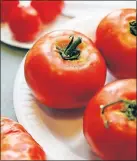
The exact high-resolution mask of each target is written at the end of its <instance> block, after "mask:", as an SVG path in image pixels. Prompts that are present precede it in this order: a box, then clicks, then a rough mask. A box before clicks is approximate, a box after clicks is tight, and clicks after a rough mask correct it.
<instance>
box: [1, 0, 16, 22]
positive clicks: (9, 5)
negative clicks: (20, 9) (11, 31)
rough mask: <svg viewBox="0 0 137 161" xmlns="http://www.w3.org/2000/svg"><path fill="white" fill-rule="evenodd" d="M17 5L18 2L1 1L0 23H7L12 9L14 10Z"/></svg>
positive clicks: (10, 0)
mask: <svg viewBox="0 0 137 161" xmlns="http://www.w3.org/2000/svg"><path fill="white" fill-rule="evenodd" d="M18 4H19V1H18V0H1V1H0V6H1V22H8V20H9V16H10V13H11V11H12V9H15V8H16V7H17V5H18Z"/></svg>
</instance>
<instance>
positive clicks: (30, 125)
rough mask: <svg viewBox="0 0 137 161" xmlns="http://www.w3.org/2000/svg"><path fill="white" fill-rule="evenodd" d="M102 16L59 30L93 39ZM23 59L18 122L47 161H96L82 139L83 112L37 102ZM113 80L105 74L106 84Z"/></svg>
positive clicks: (18, 82)
mask: <svg viewBox="0 0 137 161" xmlns="http://www.w3.org/2000/svg"><path fill="white" fill-rule="evenodd" d="M105 14H106V12H104V13H99V14H97V13H92V16H91V17H86V18H84V19H79V20H77V19H75V20H72V21H70V22H68V23H66V24H64V25H62V29H73V30H77V31H80V32H82V33H84V34H85V35H87V36H89V37H90V38H91V39H93V40H94V33H95V29H96V26H97V24H98V22H99V21H100V19H101V18H102V17H103V16H104V15H105ZM95 15H96V16H95ZM24 60H25V58H24ZM24 60H23V62H22V63H21V65H20V67H19V70H18V73H17V76H16V79H15V84H14V93H13V100H14V108H15V112H16V115H17V118H18V121H19V122H20V123H21V124H22V125H23V126H24V127H25V128H26V129H27V131H28V132H29V133H30V134H31V135H32V136H33V138H34V139H35V140H36V141H37V142H38V143H39V144H40V145H41V146H42V147H43V149H44V150H45V152H46V154H47V157H48V159H49V160H50V159H51V160H97V159H99V158H98V157H97V156H96V155H95V154H94V153H93V152H92V151H91V149H90V148H89V146H88V144H87V142H86V140H85V138H84V136H83V130H82V129H83V127H82V122H83V112H84V109H77V110H68V111H63V110H54V109H49V108H47V107H46V106H43V105H41V104H40V103H39V102H37V101H36V99H35V98H34V97H33V96H32V94H31V91H30V89H29V88H28V86H27V84H26V82H25V79H24ZM114 79H115V78H113V77H112V76H111V75H110V74H109V73H108V74H107V80H106V83H108V82H110V81H112V80H114Z"/></svg>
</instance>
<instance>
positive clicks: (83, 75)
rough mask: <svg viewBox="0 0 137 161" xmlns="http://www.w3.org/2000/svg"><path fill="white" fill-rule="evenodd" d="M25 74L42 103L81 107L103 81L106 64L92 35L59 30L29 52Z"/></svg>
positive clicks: (58, 106)
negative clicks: (93, 41) (91, 37)
mask: <svg viewBox="0 0 137 161" xmlns="http://www.w3.org/2000/svg"><path fill="white" fill-rule="evenodd" d="M70 36H71V37H70ZM25 78H26V81H27V83H28V85H29V87H30V88H31V89H32V91H33V93H34V95H35V97H36V98H37V99H38V100H39V101H40V102H42V103H43V104H45V105H47V106H49V107H53V108H79V107H83V106H85V105H86V104H87V102H88V101H89V99H90V98H91V97H92V96H93V95H94V94H95V93H96V92H97V91H98V90H99V89H100V88H101V87H102V86H103V85H104V82H105V79H106V65H105V62H104V59H103V58H102V56H101V55H100V53H99V51H98V50H97V49H96V48H95V46H94V44H93V43H92V41H91V40H90V39H89V38H87V37H86V36H84V35H83V34H81V33H78V32H75V31H70V30H59V31H54V32H51V33H48V34H46V35H45V36H44V37H42V38H41V39H40V40H39V41H38V42H37V43H36V44H35V45H34V46H33V48H32V49H31V50H30V51H29V52H28V54H27V57H26V61H25Z"/></svg>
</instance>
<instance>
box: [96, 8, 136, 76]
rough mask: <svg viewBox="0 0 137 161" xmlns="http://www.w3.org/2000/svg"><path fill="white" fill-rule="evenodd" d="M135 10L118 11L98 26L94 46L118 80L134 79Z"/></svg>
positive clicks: (109, 15)
mask: <svg viewBox="0 0 137 161" xmlns="http://www.w3.org/2000/svg"><path fill="white" fill-rule="evenodd" d="M136 38H137V22H136V9H131V8H130V9H118V10H115V11H113V12H111V13H110V14H108V15H107V16H106V17H105V18H104V19H103V20H102V21H101V22H100V24H99V25H98V28H97V31H96V46H97V48H98V49H99V50H100V52H101V53H102V55H103V56H104V58H105V60H106V62H107V65H108V68H109V70H110V71H111V73H112V74H113V75H114V76H115V77H117V78H118V79H124V78H136V52H137V51H136V45H137V44H136Z"/></svg>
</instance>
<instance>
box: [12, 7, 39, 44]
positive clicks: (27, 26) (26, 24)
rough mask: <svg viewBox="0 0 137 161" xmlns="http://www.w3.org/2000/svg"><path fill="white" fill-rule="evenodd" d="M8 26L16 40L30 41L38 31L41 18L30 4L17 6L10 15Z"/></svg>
mask: <svg viewBox="0 0 137 161" xmlns="http://www.w3.org/2000/svg"><path fill="white" fill-rule="evenodd" d="M9 27H10V29H11V31H12V32H13V35H14V37H15V39H16V40H18V41H22V42H25V41H32V40H34V39H35V37H36V35H37V33H38V32H39V31H40V27H41V20H40V17H39V15H38V13H37V11H36V10H35V9H34V8H33V7H31V6H18V7H17V8H16V9H15V10H14V11H13V12H12V13H11V16H10V20H9Z"/></svg>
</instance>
